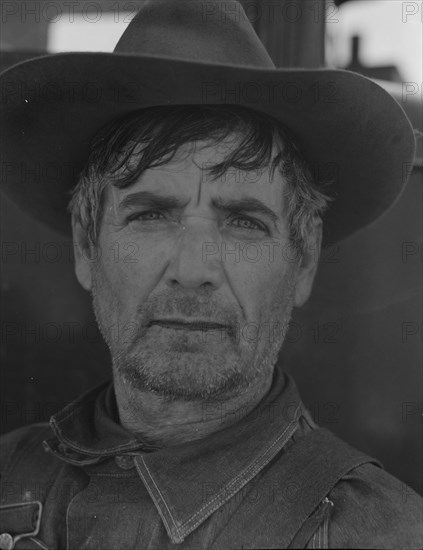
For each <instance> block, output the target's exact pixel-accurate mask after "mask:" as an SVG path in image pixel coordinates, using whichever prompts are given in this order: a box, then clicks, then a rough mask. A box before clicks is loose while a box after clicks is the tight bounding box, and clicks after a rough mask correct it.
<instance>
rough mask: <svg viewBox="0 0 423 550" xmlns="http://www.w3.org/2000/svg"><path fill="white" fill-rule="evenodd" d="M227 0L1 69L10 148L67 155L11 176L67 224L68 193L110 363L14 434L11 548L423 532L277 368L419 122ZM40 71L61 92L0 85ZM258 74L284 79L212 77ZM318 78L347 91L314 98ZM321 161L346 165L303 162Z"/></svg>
mask: <svg viewBox="0 0 423 550" xmlns="http://www.w3.org/2000/svg"><path fill="white" fill-rule="evenodd" d="M210 6H212V7H213V9H210ZM225 6H226V4H225V5H224V4H219V3H214V4H210V3H207V4H206V3H203V2H200V1H199V2H192V1H188V2H183V1H178V0H171V1H166V2H162V1H158V0H154V1H151V2H148V3H147V4H146V5H145V6H144V7H143V8H142V9H141V11H140V12H139V14H138V15H137V16H136V18H135V19H134V20H133V22H132V23H131V24H130V25H129V27H128V29H127V30H126V31H125V33H124V35H123V37H122V38H121V40H120V42H119V44H118V46H117V47H116V50H115V53H113V54H64V55H59V56H48V57H45V58H40V59H38V60H33V61H30V62H27V63H24V64H21V65H18V66H16V67H14V68H12V69H10V70H9V71H7V72H6V73H5V74H4V75H3V77H2V78H3V82H4V83H5V84H7V85H9V86H7V87H6V89H7V90H9V91H10V90H11V93H10V94H9V95H7V94H6V99H5V109H4V115H3V120H4V132H3V133H4V134H7V142H6V141H4V142H3V143H2V155H3V158H4V159H5V161H7V162H12V163H13V162H15V163H16V162H19V161H20V162H24V163H28V164H30V163H31V161H32V160H33V159H37V161H38V162H40V163H42V164H43V165H44V166H48V165H49V163H52V162H55V163H58V164H59V165H60V166H63V167H64V172H63V177H62V178H61V180H60V181H57V182H55V184H54V185H52V184H51V182H50V183H49V182H45V184H42V185H41V186H39V187H38V188H35V187H34V186H32V187H31V188H30V187H28V183H25V184H23V183H21V182H19V181H17V180H16V179H15V180H13V177H11V178H8V179H6V181H5V182H4V184H3V187H4V190H5V192H6V193H8V194H9V195H10V196H12V197H13V198H14V200H15V201H17V202H18V203H19V204H21V205H22V206H23V207H24V208H27V209H29V210H30V211H31V212H32V213H33V214H34V215H36V216H38V217H41V219H43V220H44V221H45V222H46V223H49V224H50V225H53V226H54V227H56V228H57V229H63V230H65V231H66V230H67V231H68V230H69V229H68V226H67V224H69V225H70V221H69V219H68V218H67V215H66V202H67V201H68V200H69V197H70V195H71V200H70V203H69V205H68V210H69V212H70V213H71V217H72V231H73V239H74V242H75V268H76V275H77V278H78V281H79V282H80V284H81V285H82V287H83V288H84V289H85V290H87V291H89V292H90V293H91V295H92V300H93V307H94V311H95V314H96V319H97V322H98V325H99V327H100V330H101V332H102V335H103V337H104V338H105V340H106V342H107V344H108V346H109V349H110V353H111V357H112V362H113V383H112V384H106V385H103V386H101V387H99V388H95V389H94V390H92V391H91V392H90V393H88V394H86V395H85V396H83V397H81V398H80V399H78V400H77V401H76V402H74V403H72V404H71V405H69V406H68V407H66V408H65V409H64V410H62V411H60V412H59V413H57V414H56V415H54V416H53V417H52V419H51V422H50V426H48V425H44V424H42V425H33V426H29V427H25V428H23V429H20V430H17V431H15V432H12V433H11V434H8V435H6V436H5V438H4V440H3V442H2V453H3V455H4V458H3V460H2V464H3V474H2V475H3V477H2V479H3V480H4V481H3V490H2V506H1V507H0V513H1V518H0V519H1V532H2V534H1V535H0V548H143V549H144V548H171V547H174V546H175V545H178V546H179V547H181V548H187V549H193V548H215V549H217V548H222V549H223V548H269V547H270V548H287V547H290V548H299V547H307V548H315V547H344V548H359V547H379V548H380V547H383V548H398V547H404V548H419V547H421V546H422V542H423V534H422V525H421V519H422V511H423V508H422V500H421V499H420V497H419V496H418V495H417V494H415V493H413V492H412V491H411V490H410V489H409V488H407V487H406V486H405V485H403V484H402V483H401V482H399V481H398V480H396V479H395V478H393V477H392V476H390V475H389V474H387V473H386V472H385V471H384V470H383V469H382V468H381V466H380V464H378V462H377V461H375V460H373V459H371V458H369V457H367V456H365V455H363V454H362V453H359V452H358V451H355V450H354V449H352V448H350V447H349V446H348V445H346V444H344V443H343V442H341V441H340V440H338V439H337V438H335V437H334V436H332V435H331V434H330V433H329V432H326V431H325V430H322V429H319V428H318V427H317V426H316V425H315V424H314V422H313V420H312V419H311V417H310V414H309V413H308V411H307V410H306V409H305V408H304V406H303V405H302V403H301V400H300V398H299V396H298V394H297V391H296V388H295V385H294V383H293V381H292V379H291V378H290V377H288V376H287V375H284V374H283V373H282V372H281V371H280V369H279V368H276V367H275V365H276V361H277V356H278V352H279V350H280V347H281V345H282V343H283V340H284V337H285V334H286V328H287V325H288V323H289V319H290V316H291V311H292V308H293V307H298V306H301V305H302V304H304V302H305V301H306V300H307V298H308V297H309V295H310V292H311V288H312V283H313V279H314V275H315V272H316V269H317V263H318V256H319V250H320V248H321V244H322V241H323V242H325V239H326V240H327V239H328V238H331V239H340V238H342V237H344V236H346V235H348V234H350V233H351V232H353V231H354V230H356V229H358V228H359V227H362V226H363V225H364V224H366V223H368V222H369V221H371V220H372V219H374V218H375V217H376V216H378V215H379V214H380V213H381V212H382V211H384V210H386V208H387V207H388V206H389V205H390V204H391V203H392V202H393V200H394V199H395V198H396V197H397V196H398V194H399V192H400V191H401V187H402V184H401V183H400V182H401V171H402V165H403V163H407V162H411V161H412V158H413V154H414V138H413V132H412V129H411V127H410V125H409V122H408V120H407V118H406V116H405V115H404V113H403V112H402V110H401V109H400V107H399V106H398V105H397V104H396V103H395V101H394V100H392V99H391V98H390V97H389V96H388V94H386V93H385V92H383V90H381V89H380V88H379V87H377V86H375V85H374V84H372V83H371V82H370V81H368V80H366V79H364V78H361V77H359V76H357V75H354V74H352V73H342V72H339V73H338V72H334V71H328V72H327V71H286V70H276V69H275V68H274V66H273V64H272V62H271V61H270V59H269V57H268V56H267V54H266V52H265V50H264V49H263V47H262V45H261V44H260V42H259V41H258V39H257V37H256V36H255V34H254V32H253V30H252V28H251V27H250V25H249V23H248V22H247V18H246V17H245V14H244V16H243V17H236V18H227V17H223V16H222V14H223V11H222V10H223V9H224V8H225ZM231 7H232V8H233V9H235V11H237V13H243V12H242V11H241V8H240V6H239V5H238V4H236V3H233V4H231ZM232 11H233V10H232ZM69 74H72V82H73V85H72V94H70V93H69V91H70V89H69V87H67V86H66V82H67V78H68V75H69ZM34 78H36V79H37V82H38V84H39V85H40V86H39V89H40V90H42V89H43V88H42V86H43V84H44V85H47V84H48V83H49V84H51V83H52V82H54V83H61V84H60V86H61V87H60V93H58V94H57V96H55V98H54V99H52V98H51V97H50V98H49V99H46V97H44V96H43V94H42V93H39V94H38V95H37V94H36V95H35V96H34V95H31V94H28V95H26V92H25V93H24V96H23V97H19V94H16V93H14V90H15V89H14V88H13V86H10V84H11V83H13V82H14V83H18V84H19V85H21V86H22V84H25V83H28V82H31V79H34ZM93 82H94V83H95V87H94V88H92V87H91V92H93V91H94V96H95V98H96V101H92V98H93V96H92V95H90V94H88V95H86V90H87V89H88V88H87V84H88V83H90V85H92V83H93ZM251 82H255V83H257V84H258V85H262V86H264V84H265V83H270V82H272V83H273V90H274V91H275V94H274V95H267V96H266V98H265V99H263V100H262V101H261V102H260V103H259V104H258V103H257V104H256V103H254V102H253V103H251V104H248V102H247V101H244V100H243V101H240V102H239V104H233V101H232V102H231V101H227V100H226V96H225V94H223V95H224V97H223V96H222V94H221V90H222V87H223V88H224V89H228V90H231V89H232V90H233V89H234V86H235V85H238V86H241V87H242V86H243V85H247V84H248V83H251ZM316 82H318V83H319V85H321V86H323V87H324V85H325V84H327V83H328V82H335V83H336V89H337V91H338V93H339V98H338V99H339V101H338V102H337V103H335V104H330V102H329V103H322V104H318V102H316V100H315V95H314V93H313V90H315V87H313V86H314V85H315V84H316ZM287 84H289V85H291V86H293V87H294V88H295V89H296V90H297V95H296V96H295V97H296V99H295V101H293V100H292V96H289V95H286V94H284V93H281V91H282V90H283V89H286V88H285V87H284V86H286V85H287ZM23 89H26V88H25V85H24V88H23ZM267 89H268V88H267ZM222 97H223V99H222ZM386 112H388V113H389V116H388V117H387V116H386ZM358 113H360V118H359V119H357V114H358ZM53 121H61V124H62V128H63V131H62V132H61V133H58V132H57V130H56V129H55V127H54V126H52V123H53ZM362 121H364V122H362ZM352 153H353V155H352ZM351 156H353V162H351ZM328 162H332V163H336V165H337V166H338V168H339V179H338V178H335V180H334V181H323V179H324V178H320V179H319V178H318V177H317V176H316V170H313V166H316V164H317V165H318V166H324V165H326V164H327V163H328ZM66 170H67V171H66ZM73 172H76V173H77V174H78V175H77V177H76V176H75V174H74V173H73ZM370 182H371V184H372V185H371V186H370ZM29 195H30V196H31V200H30V202H28V201H27V197H28V196H29ZM363 195H365V197H366V201H363V198H362V196H363ZM332 203H333V204H332ZM357 209H358V211H359V212H360V214H359V215H357V214H356V212H357ZM322 218H323V224H322ZM247 246H253V247H254V249H255V250H259V252H260V255H259V256H258V258H257V259H256V260H255V261H254V262H251V261H249V260H248V256H247V257H246V256H245V255H244V254H242V253H241V251H242V250H245V248H246V247H247ZM116 250H118V251H125V254H126V256H125V259H124V260H123V259H121V260H118V261H116V255H115V252H116ZM251 327H253V328H254V327H255V328H256V329H260V330H256V332H255V334H256V335H257V336H256V337H253V338H251V337H249V332H248V330H249V329H251Z"/></svg>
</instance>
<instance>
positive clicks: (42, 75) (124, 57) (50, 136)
mask: <svg viewBox="0 0 423 550" xmlns="http://www.w3.org/2000/svg"><path fill="white" fill-rule="evenodd" d="M0 84H1V94H2V97H1V104H0V116H1V132H0V154H1V164H2V178H1V189H2V190H3V191H4V192H5V193H6V194H7V195H8V196H9V197H10V198H11V199H12V200H13V201H14V202H16V203H17V204H19V205H20V206H21V207H22V208H23V209H24V210H26V211H28V212H30V213H31V214H32V215H33V216H35V217H36V218H37V219H39V220H41V221H43V222H44V223H45V224H47V225H50V226H51V227H53V228H55V229H56V230H58V231H61V232H64V233H67V234H69V235H70V219H69V215H68V214H67V213H66V206H67V203H68V201H69V199H70V190H71V189H72V188H73V186H74V185H75V184H76V181H77V177H78V173H79V172H80V170H81V169H82V168H83V166H84V164H85V162H86V160H87V156H88V151H89V145H90V141H91V140H92V138H93V137H94V135H95V134H96V132H97V131H98V130H99V129H100V128H101V127H102V126H103V125H104V124H106V123H107V122H109V121H110V120H112V119H114V118H116V117H118V116H120V115H124V114H127V113H129V112H131V111H135V110H138V109H142V108H147V107H150V106H159V105H191V104H192V105H204V104H207V105H227V104H236V105H239V106H243V107H249V108H252V109H255V110H257V111H260V112H262V113H265V114H268V115H270V116H272V117H273V118H276V119H278V120H280V121H281V122H283V123H284V124H285V125H286V126H287V127H288V128H290V129H291V131H292V132H293V133H294V134H295V135H296V137H297V139H298V140H299V143H300V145H301V147H302V150H303V152H304V155H305V158H306V159H307V160H308V162H309V163H310V165H311V167H312V170H313V172H314V174H315V176H316V178H317V180H318V181H320V180H321V179H325V178H326V177H329V178H331V179H332V180H333V181H334V183H333V188H332V190H333V194H334V196H335V200H334V201H333V203H332V205H331V207H330V209H329V211H328V212H327V214H326V215H325V219H324V243H325V244H327V243H331V242H335V241H338V240H340V239H342V238H344V237H346V236H348V235H351V234H352V233H354V232H355V231H357V230H358V229H360V228H362V227H364V226H366V225H368V224H369V223H370V222H372V221H373V220H375V219H376V218H378V217H379V216H380V215H381V214H382V213H383V212H385V211H386V210H387V209H388V208H389V207H390V206H391V205H392V204H393V203H394V202H395V201H396V199H397V198H398V197H399V195H400V193H401V191H402V190H403V188H404V186H405V184H406V180H407V176H408V175H409V173H410V171H411V170H410V167H411V166H412V163H413V159H414V154H415V138H414V134H413V129H412V127H411V124H410V121H409V120H408V118H407V116H406V115H405V113H404V111H403V109H402V108H401V106H400V105H399V104H398V103H397V102H396V101H395V99H393V98H392V97H391V96H390V95H389V94H388V93H387V92H386V91H385V90H383V89H382V88H381V87H380V86H379V85H377V84H375V83H374V82H372V81H371V80H369V79H368V78H365V77H363V76H360V75H358V74H355V73H352V72H349V71H341V70H328V69H314V70H311V69H300V68H298V69H292V68H286V69H285V68H275V65H274V64H273V62H272V60H271V58H270V57H269V55H268V54H267V52H266V50H265V48H264V46H263V45H262V44H261V42H260V40H259V38H258V37H257V35H256V33H255V32H254V30H253V28H252V26H251V24H250V23H249V21H248V18H247V16H246V14H245V12H244V11H243V9H242V6H241V5H240V4H239V3H238V2H231V1H229V2H218V1H213V0H207V1H205V0H147V2H146V3H145V4H144V5H143V7H142V8H141V9H140V11H139V12H138V14H137V15H136V16H135V17H134V19H133V20H132V21H131V23H130V24H129V26H128V27H127V29H126V30H125V32H124V34H123V35H122V37H121V39H120V40H119V42H118V44H117V46H116V48H115V50H114V52H113V53H102V52H75V53H61V54H54V55H46V56H42V57H37V58H34V59H31V60H28V61H25V62H23V63H19V64H17V65H15V66H13V67H11V68H9V69H8V70H6V71H4V72H3V73H2V74H1V75H0Z"/></svg>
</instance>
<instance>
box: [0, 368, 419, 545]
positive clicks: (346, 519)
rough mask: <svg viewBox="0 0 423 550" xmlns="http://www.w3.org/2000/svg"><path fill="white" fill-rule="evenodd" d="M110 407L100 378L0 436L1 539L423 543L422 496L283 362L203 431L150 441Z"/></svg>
mask: <svg viewBox="0 0 423 550" xmlns="http://www.w3.org/2000/svg"><path fill="white" fill-rule="evenodd" d="M216 406H217V405H215V404H211V403H210V404H208V403H205V404H204V415H205V416H206V415H207V414H211V412H212V410H211V409H212V408H213V407H216ZM214 412H215V411H213V413H214ZM221 414H222V416H223V415H227V414H234V415H236V414H237V411H227V410H224V409H223V408H222V409H221ZM118 418H119V417H118V412H117V407H116V401H115V397H114V392H113V386H112V384H111V383H108V384H104V385H102V386H100V387H98V388H95V389H94V390H92V391H91V392H89V393H88V394H86V395H84V396H83V397H81V398H79V399H78V400H76V401H75V402H73V403H72V404H70V405H68V406H67V407H65V408H64V409H63V410H62V411H60V412H59V413H57V414H56V415H54V416H53V417H52V418H51V420H50V425H48V424H35V425H30V426H27V427H24V428H20V429H19V430H15V431H14V432H11V433H10V434H7V435H6V436H4V437H3V438H2V441H1V452H2V468H3V469H2V482H1V506H0V549H3V548H8V549H9V548H10V549H11V548H16V549H23V548H27V549H29V548H48V549H53V548H55V549H57V548H60V549H65V548H66V549H94V548H96V549H100V548H101V549H106V550H107V549H129V548H137V549H142V550H144V549H157V550H159V549H160V550H165V549H171V548H181V549H184V550H185V549H186V550H194V549H195V550H198V549H210V550H221V549H222V550H223V549H235V548H239V549H241V548H244V549H247V548H395V549H397V548H415V549H417V548H422V547H423V521H422V520H423V499H421V497H420V496H418V495H417V494H416V493H415V492H414V491H412V490H411V489H410V488H409V487H408V486H406V485H405V484H403V483H401V482H400V481H399V480H397V479H395V478H394V477H392V476H391V475H389V474H388V473H386V472H385V471H384V470H383V468H382V467H381V465H380V464H379V463H378V462H377V461H375V460H373V459H371V458H369V457H367V456H366V455H363V454H362V453H360V452H359V451H356V450H355V449H352V448H351V447H350V446H349V445H347V444H346V443H344V442H342V441H341V440H340V439H338V438H336V437H335V436H333V435H332V434H330V432H327V431H326V430H324V429H322V428H319V427H317V426H316V424H315V423H314V422H313V420H312V419H311V416H310V414H309V412H308V411H307V410H306V409H305V408H304V406H303V404H302V402H301V400H300V398H299V395H298V392H297V390H296V387H295V383H294V382H293V380H292V379H291V378H290V377H289V376H287V375H285V374H283V373H281V372H279V371H278V370H277V371H276V372H275V377H274V381H273V385H272V388H271V390H270V392H269V393H268V395H267V396H266V397H265V398H264V399H263V400H262V402H261V403H260V404H259V405H258V406H257V407H256V408H255V409H254V410H253V411H251V412H250V413H249V414H248V415H247V416H244V417H243V418H242V419H239V420H238V419H236V417H234V419H235V420H236V421H235V422H234V423H233V424H232V425H230V426H229V427H227V428H224V429H222V430H220V431H218V432H215V433H214V434H212V435H210V436H208V437H206V438H204V439H201V440H197V441H192V442H189V443H184V444H180V445H176V446H173V447H169V448H163V449H155V448H153V447H151V446H148V445H146V444H145V443H143V442H142V441H141V440H140V439H136V438H135V437H134V436H133V435H132V434H131V433H130V432H128V431H126V430H125V429H124V428H123V427H122V426H121V425H120V424H119V420H118Z"/></svg>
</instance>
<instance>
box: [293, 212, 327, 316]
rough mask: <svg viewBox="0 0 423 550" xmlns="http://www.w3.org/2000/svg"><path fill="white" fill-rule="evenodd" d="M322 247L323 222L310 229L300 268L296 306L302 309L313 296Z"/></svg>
mask: <svg viewBox="0 0 423 550" xmlns="http://www.w3.org/2000/svg"><path fill="white" fill-rule="evenodd" d="M321 246H322V222H321V220H319V221H316V222H313V225H312V227H310V230H309V234H308V237H307V241H306V242H305V243H304V250H303V254H302V256H301V260H300V265H299V267H298V277H297V284H296V287H295V297H294V305H295V306H296V307H300V306H302V305H304V304H305V302H306V301H307V300H308V298H309V297H310V294H311V289H312V287H313V281H314V277H315V275H316V271H317V266H318V262H319V257H320V249H321Z"/></svg>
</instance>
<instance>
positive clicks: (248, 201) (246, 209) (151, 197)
mask: <svg viewBox="0 0 423 550" xmlns="http://www.w3.org/2000/svg"><path fill="white" fill-rule="evenodd" d="M188 202H189V200H182V199H181V198H179V197H176V196H174V195H167V196H163V195H159V194H157V193H153V192H151V191H139V192H137V193H130V194H129V195H126V197H124V198H123V199H122V201H121V202H120V203H119V209H120V210H125V209H126V208H131V207H136V206H140V205H143V206H148V207H150V208H161V209H164V210H172V209H178V208H183V207H185V206H186V205H187V204H188ZM211 204H212V206H213V208H215V209H216V210H221V211H224V212H228V213H230V214H241V213H255V214H262V215H264V216H267V217H268V218H269V219H270V220H271V221H272V222H273V223H276V222H277V221H278V219H279V218H280V217H279V216H278V215H277V214H276V212H274V211H273V210H272V209H271V208H269V207H268V206H266V205H265V204H264V203H263V202H261V201H260V200H259V199H256V198H254V197H243V198H240V199H225V198H223V197H221V196H217V197H213V198H212V200H211Z"/></svg>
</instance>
